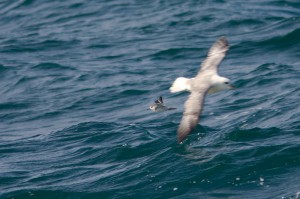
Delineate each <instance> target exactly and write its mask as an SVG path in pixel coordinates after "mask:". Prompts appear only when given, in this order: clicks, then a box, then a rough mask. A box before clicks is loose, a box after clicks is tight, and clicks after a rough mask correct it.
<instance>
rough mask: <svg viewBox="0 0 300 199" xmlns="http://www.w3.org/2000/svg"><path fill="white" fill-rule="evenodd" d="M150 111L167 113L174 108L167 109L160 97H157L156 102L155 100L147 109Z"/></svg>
mask: <svg viewBox="0 0 300 199" xmlns="http://www.w3.org/2000/svg"><path fill="white" fill-rule="evenodd" d="M149 109H150V110H152V111H154V112H162V111H168V110H174V109H176V108H169V107H166V106H165V105H164V102H163V99H162V97H159V98H158V99H157V100H155V104H152V105H151V106H150V107H149Z"/></svg>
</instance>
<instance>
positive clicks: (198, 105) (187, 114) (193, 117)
mask: <svg viewBox="0 0 300 199" xmlns="http://www.w3.org/2000/svg"><path fill="white" fill-rule="evenodd" d="M207 90H208V87H203V89H202V90H201V91H199V92H192V93H191V94H190V95H189V97H188V99H187V101H186V102H185V104H184V112H183V116H182V119H181V122H180V125H179V127H178V130H177V137H178V143H180V142H182V141H183V140H184V139H185V138H186V137H187V136H188V135H189V134H190V132H191V131H192V130H193V129H194V128H195V126H196V125H197V124H198V122H199V116H200V114H201V112H202V109H203V103H204V98H205V95H206V93H207Z"/></svg>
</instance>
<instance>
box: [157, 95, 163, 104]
mask: <svg viewBox="0 0 300 199" xmlns="http://www.w3.org/2000/svg"><path fill="white" fill-rule="evenodd" d="M163 103H164V102H163V99H162V97H161V96H160V97H159V98H158V99H157V100H155V104H163Z"/></svg>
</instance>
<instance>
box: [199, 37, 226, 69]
mask: <svg viewBox="0 0 300 199" xmlns="http://www.w3.org/2000/svg"><path fill="white" fill-rule="evenodd" d="M228 49H229V44H228V41H227V39H226V37H220V38H219V39H218V40H217V41H216V42H215V43H214V44H213V45H212V47H211V48H210V49H209V52H208V55H207V58H206V59H205V60H204V61H203V62H202V64H201V69H200V71H199V73H200V72H201V71H203V70H214V71H215V72H217V71H218V66H219V64H220V63H221V62H222V60H223V58H224V57H225V55H226V52H227V50H228Z"/></svg>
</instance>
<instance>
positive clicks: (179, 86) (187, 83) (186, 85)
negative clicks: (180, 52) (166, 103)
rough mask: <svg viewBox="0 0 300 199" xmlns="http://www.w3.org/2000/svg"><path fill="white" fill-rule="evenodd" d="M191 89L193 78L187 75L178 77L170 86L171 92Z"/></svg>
mask: <svg viewBox="0 0 300 199" xmlns="http://www.w3.org/2000/svg"><path fill="white" fill-rule="evenodd" d="M185 90H188V91H190V90H191V79H189V78H185V77H178V78H177V79H176V80H175V81H174V82H173V84H172V87H171V88H170V91H171V93H176V92H180V91H185Z"/></svg>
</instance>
